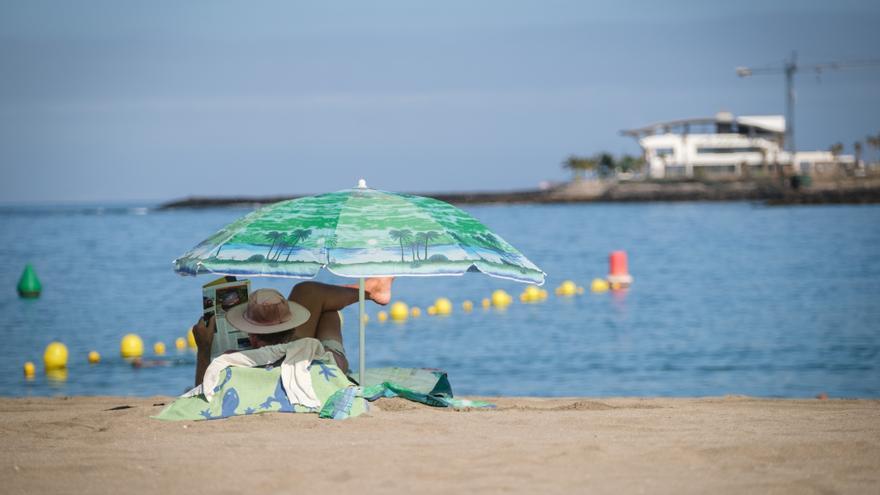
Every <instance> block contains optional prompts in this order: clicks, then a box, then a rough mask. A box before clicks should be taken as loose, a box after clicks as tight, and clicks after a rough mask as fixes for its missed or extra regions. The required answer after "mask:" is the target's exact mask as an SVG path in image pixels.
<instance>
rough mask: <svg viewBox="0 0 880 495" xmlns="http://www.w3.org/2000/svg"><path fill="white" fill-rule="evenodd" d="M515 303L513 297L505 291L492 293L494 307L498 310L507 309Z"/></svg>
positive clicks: (500, 290)
mask: <svg viewBox="0 0 880 495" xmlns="http://www.w3.org/2000/svg"><path fill="white" fill-rule="evenodd" d="M512 302H513V297H511V295H510V294H508V293H507V292H506V291H505V290H504V289H498V290H496V291H494V292H492V305H493V306H495V307H496V308H506V307H507V306H509V305H510V303H512Z"/></svg>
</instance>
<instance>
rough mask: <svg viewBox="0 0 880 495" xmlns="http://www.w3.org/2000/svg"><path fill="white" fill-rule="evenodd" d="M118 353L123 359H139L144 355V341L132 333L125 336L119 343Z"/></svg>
mask: <svg viewBox="0 0 880 495" xmlns="http://www.w3.org/2000/svg"><path fill="white" fill-rule="evenodd" d="M119 352H120V354H122V357H124V358H133V357H141V356H143V355H144V341H143V340H141V338H140V337H138V336H137V335H135V334H133V333H130V334H127V335H126V336H125V337H122V341H121V342H119Z"/></svg>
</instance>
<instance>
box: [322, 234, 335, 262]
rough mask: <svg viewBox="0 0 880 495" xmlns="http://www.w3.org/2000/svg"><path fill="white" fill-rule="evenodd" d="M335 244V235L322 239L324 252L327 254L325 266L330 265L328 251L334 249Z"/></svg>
mask: <svg viewBox="0 0 880 495" xmlns="http://www.w3.org/2000/svg"><path fill="white" fill-rule="evenodd" d="M336 243H337V239H336V236H335V235H330V236H327V237H326V238H325V239H324V251H326V252H327V264H328V265H329V264H330V249H331V248H335V247H336Z"/></svg>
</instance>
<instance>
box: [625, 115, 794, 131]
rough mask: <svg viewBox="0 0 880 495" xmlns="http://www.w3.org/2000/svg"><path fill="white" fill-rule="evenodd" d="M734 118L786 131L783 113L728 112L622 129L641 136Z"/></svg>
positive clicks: (767, 128) (762, 127) (738, 120)
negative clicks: (743, 113)
mask: <svg viewBox="0 0 880 495" xmlns="http://www.w3.org/2000/svg"><path fill="white" fill-rule="evenodd" d="M731 120H734V121H735V122H736V123H737V124H741V125H746V126H750V127H756V128H759V129H763V130H766V131H768V132H773V133H779V134H782V133H784V132H785V117H783V116H782V115H743V116H741V117H736V118H735V119H731V115H730V114H729V113H727V112H719V114H718V115H716V116H715V117H696V118H692V119H678V120H668V121H666V122H657V123H655V124H651V125H648V126H645V127H639V128H636V129H626V130H622V131H620V133H621V134H623V135H625V136H633V137H639V136H641V135H643V134H648V135H650V134H655V133H657V132H658V131H659V130H660V129H664V128H670V127H681V126H685V125H707V124H718V123H722V124H727V123H730V122H731Z"/></svg>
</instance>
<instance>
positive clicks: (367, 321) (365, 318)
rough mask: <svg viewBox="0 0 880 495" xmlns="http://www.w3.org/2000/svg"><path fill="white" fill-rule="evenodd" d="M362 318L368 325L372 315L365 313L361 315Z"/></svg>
mask: <svg viewBox="0 0 880 495" xmlns="http://www.w3.org/2000/svg"><path fill="white" fill-rule="evenodd" d="M361 319H362V320H363V321H364V325H366V324H367V323H369V322H370V315H369V314H367V313H364V316H361Z"/></svg>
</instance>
